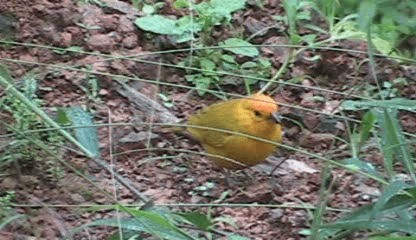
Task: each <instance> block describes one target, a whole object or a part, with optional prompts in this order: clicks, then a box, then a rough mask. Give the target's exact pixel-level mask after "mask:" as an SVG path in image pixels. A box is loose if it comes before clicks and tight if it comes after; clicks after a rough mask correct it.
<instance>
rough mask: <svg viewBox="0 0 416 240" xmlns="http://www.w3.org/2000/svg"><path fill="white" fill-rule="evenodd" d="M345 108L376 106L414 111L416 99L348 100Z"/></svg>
mask: <svg viewBox="0 0 416 240" xmlns="http://www.w3.org/2000/svg"><path fill="white" fill-rule="evenodd" d="M341 106H342V108H343V109H344V110H352V111H357V110H363V109H369V108H374V107H382V108H393V109H399V110H407V111H412V110H416V100H410V99H405V98H394V99H390V100H375V101H353V100H347V101H344V102H343V103H342V105H341Z"/></svg>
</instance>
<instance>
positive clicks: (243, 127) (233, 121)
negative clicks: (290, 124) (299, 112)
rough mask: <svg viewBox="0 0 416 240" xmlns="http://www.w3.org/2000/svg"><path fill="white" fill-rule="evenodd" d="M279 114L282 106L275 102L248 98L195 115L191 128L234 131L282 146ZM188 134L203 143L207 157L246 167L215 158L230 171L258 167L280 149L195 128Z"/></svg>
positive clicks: (262, 98)
mask: <svg viewBox="0 0 416 240" xmlns="http://www.w3.org/2000/svg"><path fill="white" fill-rule="evenodd" d="M277 111H278V106H277V104H276V103H275V101H273V99H272V98H270V97H268V96H266V95H263V94H254V95H251V96H249V97H247V98H243V99H233V100H229V101H225V102H220V103H216V104H213V105H211V106H208V107H206V108H204V109H202V110H201V111H200V112H198V113H197V114H195V115H192V116H191V117H190V118H189V120H188V124H189V125H196V126H202V127H209V128H219V129H223V130H228V131H234V132H237V133H243V134H247V135H251V136H254V137H257V138H262V139H265V140H269V141H273V142H277V143H280V142H281V140H282V127H281V125H280V124H279V119H277V117H276V116H277V115H276V113H277ZM187 130H188V131H189V133H190V134H191V135H192V136H193V137H194V138H196V139H197V140H198V141H200V142H201V144H202V146H203V147H204V149H205V151H206V152H207V153H209V154H215V155H220V156H223V157H226V158H230V159H233V160H235V161H237V162H239V163H242V165H241V164H237V163H233V162H231V161H228V160H226V159H223V158H216V157H212V158H211V159H212V160H213V161H214V162H215V163H216V164H217V165H219V166H220V167H223V168H227V169H242V168H244V167H250V166H253V165H256V164H258V163H260V162H262V161H263V160H265V159H266V157H267V156H269V155H270V154H271V153H272V152H273V151H274V150H275V149H276V145H273V144H270V143H265V142H261V141H258V140H255V139H252V138H249V137H246V136H240V135H236V134H232V133H224V132H219V131H214V130H207V129H200V128H193V127H191V126H189V127H188V128H187Z"/></svg>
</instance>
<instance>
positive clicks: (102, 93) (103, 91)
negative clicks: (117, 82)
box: [98, 88, 108, 96]
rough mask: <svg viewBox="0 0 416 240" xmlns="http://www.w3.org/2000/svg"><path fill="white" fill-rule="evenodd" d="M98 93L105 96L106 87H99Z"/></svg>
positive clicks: (106, 92)
mask: <svg viewBox="0 0 416 240" xmlns="http://www.w3.org/2000/svg"><path fill="white" fill-rule="evenodd" d="M98 94H99V95H100V96H106V95H107V94H108V91H107V89H104V88H102V89H100V91H99V92H98Z"/></svg>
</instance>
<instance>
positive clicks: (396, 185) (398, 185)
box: [371, 181, 410, 218]
mask: <svg viewBox="0 0 416 240" xmlns="http://www.w3.org/2000/svg"><path fill="white" fill-rule="evenodd" d="M406 188H410V185H409V184H406V183H404V182H402V181H395V182H392V183H390V184H389V185H388V186H387V187H386V188H385V189H384V192H383V194H382V195H381V196H380V197H379V199H378V200H377V202H376V203H375V205H374V206H373V210H372V213H371V218H373V217H374V216H376V215H377V214H379V213H380V212H381V211H382V209H383V208H384V207H385V205H386V204H387V202H388V201H389V200H390V199H391V198H393V197H394V196H396V195H397V194H399V193H400V192H401V191H402V190H404V189H406Z"/></svg>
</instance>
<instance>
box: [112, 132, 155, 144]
mask: <svg viewBox="0 0 416 240" xmlns="http://www.w3.org/2000/svg"><path fill="white" fill-rule="evenodd" d="M158 136H159V135H157V134H154V133H150V135H149V132H139V133H136V132H130V133H129V134H128V135H127V136H125V137H123V138H122V139H120V142H122V143H129V142H141V141H144V140H147V139H149V138H150V139H155V138H157V137H158Z"/></svg>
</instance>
